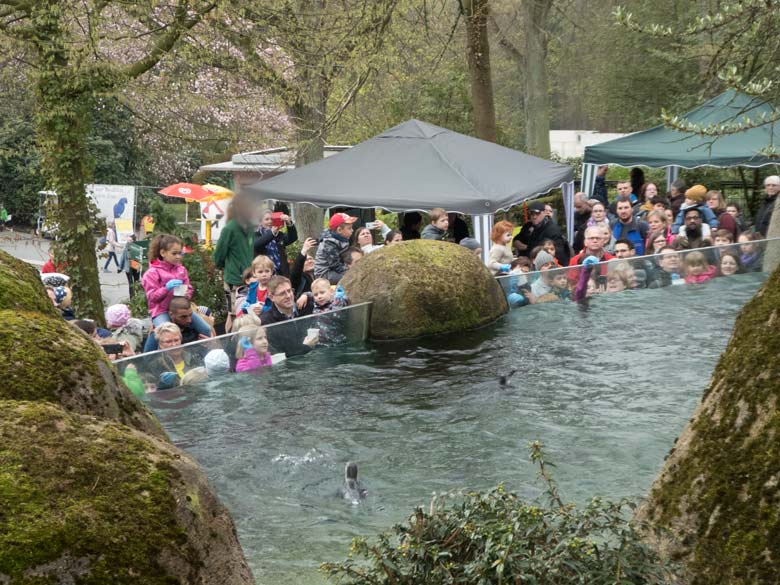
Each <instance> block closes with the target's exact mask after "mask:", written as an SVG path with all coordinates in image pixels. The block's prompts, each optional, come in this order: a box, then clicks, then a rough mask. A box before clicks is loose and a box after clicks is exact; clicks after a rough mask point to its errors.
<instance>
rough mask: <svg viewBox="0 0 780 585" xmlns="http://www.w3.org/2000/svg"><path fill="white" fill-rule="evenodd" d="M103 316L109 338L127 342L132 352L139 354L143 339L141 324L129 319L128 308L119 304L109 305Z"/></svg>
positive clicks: (136, 320) (139, 321) (138, 320)
mask: <svg viewBox="0 0 780 585" xmlns="http://www.w3.org/2000/svg"><path fill="white" fill-rule="evenodd" d="M105 315H106V326H107V327H108V329H109V330H110V331H111V337H113V338H114V339H116V340H117V341H127V343H129V344H130V348H131V349H132V350H133V352H135V353H138V352H140V351H141V348H142V347H143V346H142V342H143V339H144V327H143V322H142V321H141V320H140V319H134V318H132V317H131V314H130V307H128V306H127V305H123V304H121V303H120V304H116V305H111V306H109V307H107V308H106V313H105Z"/></svg>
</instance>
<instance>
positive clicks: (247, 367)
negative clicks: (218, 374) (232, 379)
mask: <svg viewBox="0 0 780 585" xmlns="http://www.w3.org/2000/svg"><path fill="white" fill-rule="evenodd" d="M238 334H239V335H240V336H241V337H240V339H239V341H238V347H237V348H236V358H238V361H236V372H252V371H255V370H259V369H260V368H265V367H268V366H270V365H271V354H270V353H269V351H268V334H267V333H266V330H265V328H264V327H253V328H243V329H241V330H240V331H239V332H238Z"/></svg>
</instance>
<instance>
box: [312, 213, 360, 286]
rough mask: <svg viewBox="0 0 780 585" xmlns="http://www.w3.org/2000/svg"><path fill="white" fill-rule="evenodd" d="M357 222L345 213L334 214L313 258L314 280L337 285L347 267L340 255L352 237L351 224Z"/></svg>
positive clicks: (347, 246)
mask: <svg viewBox="0 0 780 585" xmlns="http://www.w3.org/2000/svg"><path fill="white" fill-rule="evenodd" d="M356 221H357V218H356V217H352V216H351V215H348V214H346V213H334V214H333V215H332V216H331V218H330V222H328V228H329V229H328V231H327V232H326V233H325V236H324V237H323V238H322V241H321V242H320V245H319V246H318V247H317V255H316V256H315V257H314V276H315V278H327V279H328V281H329V282H330V283H331V284H336V283H338V281H339V280H341V277H342V276H344V273H345V272H346V271H347V266H346V265H345V264H344V260H343V259H342V257H341V253H342V252H343V251H344V250H346V249H347V248H349V237H350V236H351V235H352V224H353V223H355V222H356Z"/></svg>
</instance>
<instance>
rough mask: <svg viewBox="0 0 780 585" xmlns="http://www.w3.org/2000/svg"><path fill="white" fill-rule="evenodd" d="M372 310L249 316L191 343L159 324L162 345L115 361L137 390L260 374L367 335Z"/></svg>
mask: <svg viewBox="0 0 780 585" xmlns="http://www.w3.org/2000/svg"><path fill="white" fill-rule="evenodd" d="M370 310H371V303H360V304H358V305H353V306H349V307H345V308H342V309H336V310H333V311H328V312H326V313H319V314H315V315H308V316H305V317H298V318H296V319H291V320H289V321H283V322H281V323H274V324H272V325H266V326H261V325H259V320H258V319H255V318H253V317H250V316H244V317H241V318H240V319H236V322H234V325H233V329H234V330H233V332H232V333H229V334H227V335H222V336H220V337H212V338H210V339H205V340H202V341H195V342H192V343H187V344H181V343H180V340H181V336H180V334H177V333H175V332H176V331H178V329H174V330H173V331H174V333H170V332H169V331H166V330H165V328H162V329H159V328H158V339H157V341H158V343H159V345H160V348H161V349H159V350H157V351H152V352H147V353H144V354H141V355H136V356H133V357H128V358H124V359H120V360H116V361H115V362H114V365H115V366H116V367H117V369H118V370H119V372H120V374H121V375H122V377H123V379H124V381H125V383H126V384H127V385H128V387H129V388H130V389H131V390H132V391H133V393H134V394H136V395H137V396H144V395H146V394H148V393H150V392H157V391H160V390H171V389H175V388H178V387H179V386H187V385H189V384H197V383H201V382H205V381H206V380H209V379H211V378H215V377H218V376H223V375H229V374H233V373H236V374H238V373H247V374H249V373H254V374H258V373H262V372H263V371H265V370H267V369H269V368H274V367H276V366H278V365H279V364H281V363H282V362H284V361H285V360H287V359H293V358H297V357H299V356H305V355H306V354H308V353H309V352H311V351H317V350H319V349H320V348H324V347H331V346H335V345H344V344H354V343H361V342H363V341H365V340H366V339H367V337H368V320H369V317H370ZM177 335H178V338H177Z"/></svg>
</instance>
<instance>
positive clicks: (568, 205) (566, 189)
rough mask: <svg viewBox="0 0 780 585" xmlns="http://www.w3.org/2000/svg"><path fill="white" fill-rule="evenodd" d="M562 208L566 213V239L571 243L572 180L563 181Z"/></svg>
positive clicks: (572, 232) (572, 212)
mask: <svg viewBox="0 0 780 585" xmlns="http://www.w3.org/2000/svg"><path fill="white" fill-rule="evenodd" d="M561 190H562V191H563V209H564V212H565V214H566V239H567V240H568V241H569V244H571V243H572V242H573V241H574V181H569V182H568V183H563V184H562V185H561Z"/></svg>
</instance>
